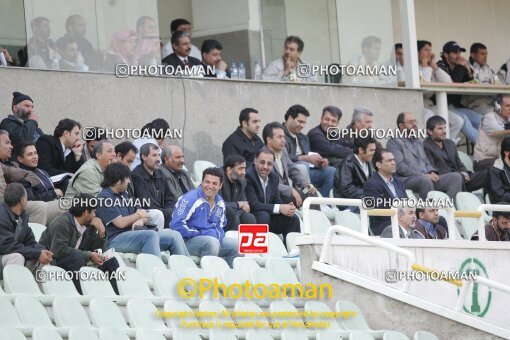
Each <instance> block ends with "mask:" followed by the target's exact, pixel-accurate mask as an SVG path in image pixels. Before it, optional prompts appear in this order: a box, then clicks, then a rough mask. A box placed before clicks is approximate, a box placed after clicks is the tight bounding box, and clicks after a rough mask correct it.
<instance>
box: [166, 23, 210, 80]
mask: <svg viewBox="0 0 510 340" xmlns="http://www.w3.org/2000/svg"><path fill="white" fill-rule="evenodd" d="M171 41H172V47H173V49H174V53H172V54H170V55H169V56H167V57H165V59H163V60H162V62H163V64H164V65H169V66H173V67H174V68H175V70H176V73H178V72H177V71H178V70H179V69H180V70H184V69H185V68H190V67H192V66H198V65H202V63H201V62H200V60H198V59H197V58H193V57H192V56H190V52H191V40H190V37H189V34H188V33H186V32H181V31H177V32H175V33H174V34H172V40H171ZM176 75H177V74H176Z"/></svg>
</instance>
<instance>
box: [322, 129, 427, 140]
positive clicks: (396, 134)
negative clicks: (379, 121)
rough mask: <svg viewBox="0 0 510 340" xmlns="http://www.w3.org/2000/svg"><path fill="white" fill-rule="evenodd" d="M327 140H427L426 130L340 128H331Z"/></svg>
mask: <svg viewBox="0 0 510 340" xmlns="http://www.w3.org/2000/svg"><path fill="white" fill-rule="evenodd" d="M326 133H327V138H328V139H329V140H339V139H356V138H377V139H388V138H404V139H408V138H415V139H416V138H422V139H425V138H427V130H426V129H412V130H399V129H360V130H351V129H345V128H338V127H329V128H328V131H327V132H326Z"/></svg>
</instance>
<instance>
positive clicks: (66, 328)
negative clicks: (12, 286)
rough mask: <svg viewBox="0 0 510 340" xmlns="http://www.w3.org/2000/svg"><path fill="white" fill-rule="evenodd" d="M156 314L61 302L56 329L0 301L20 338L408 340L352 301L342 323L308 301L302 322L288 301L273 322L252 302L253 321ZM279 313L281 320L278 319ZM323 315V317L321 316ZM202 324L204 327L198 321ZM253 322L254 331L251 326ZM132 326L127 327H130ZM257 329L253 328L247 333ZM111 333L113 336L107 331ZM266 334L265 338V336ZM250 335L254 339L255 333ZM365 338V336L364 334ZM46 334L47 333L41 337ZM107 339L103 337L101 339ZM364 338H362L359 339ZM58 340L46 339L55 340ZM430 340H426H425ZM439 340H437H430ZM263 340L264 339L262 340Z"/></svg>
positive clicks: (29, 308)
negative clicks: (147, 332) (371, 322)
mask: <svg viewBox="0 0 510 340" xmlns="http://www.w3.org/2000/svg"><path fill="white" fill-rule="evenodd" d="M157 311H158V309H157V308H156V306H155V305H154V304H152V303H151V302H150V301H147V300H143V299H136V298H134V299H131V300H129V301H128V303H127V306H126V314H127V320H128V322H126V318H125V317H124V315H123V312H122V311H121V309H120V308H119V307H118V306H117V305H116V304H115V303H114V302H112V301H111V300H108V299H105V298H93V299H92V300H91V301H90V305H89V308H88V313H87V312H86V310H85V308H84V307H83V306H82V305H81V304H80V303H79V301H77V300H76V299H74V298H72V297H57V298H55V300H54V301H53V305H52V309H51V312H52V314H51V315H52V316H53V319H54V321H55V325H54V324H53V323H52V321H51V319H50V316H49V313H47V312H46V310H45V308H44V307H43V306H42V304H41V303H40V302H39V301H37V300H36V299H35V298H34V297H30V296H18V297H17V298H16V300H15V303H14V306H13V305H12V304H11V303H10V302H9V300H8V299H6V298H3V297H0V316H1V318H0V327H12V328H14V329H16V330H17V331H18V332H19V333H22V334H24V335H28V336H30V335H32V334H34V336H38V335H37V333H38V332H41V331H37V328H43V329H46V330H47V332H50V330H51V333H52V334H53V335H55V334H58V335H59V336H64V337H65V336H69V338H70V339H97V335H96V334H97V333H103V335H104V333H106V334H108V336H109V338H108V339H112V340H115V339H127V338H128V337H137V339H138V338H139V337H140V334H139V333H140V330H141V329H151V330H152V331H153V334H152V336H150V337H147V339H162V335H164V336H173V339H200V336H203V337H207V336H209V334H210V333H211V332H213V333H221V335H222V339H223V340H227V339H236V336H237V337H239V338H246V339H247V338H248V334H247V333H248V332H250V331H252V332H253V331H257V333H259V334H258V335H259V337H261V338H263V339H264V338H265V339H272V338H277V339H278V338H282V339H283V336H282V333H285V332H292V333H293V336H294V337H292V338H290V339H299V338H301V339H307V338H308V337H310V338H312V339H313V338H315V337H317V339H326V340H329V339H341V338H343V339H352V337H351V336H352V335H353V334H354V335H355V336H356V337H355V338H356V339H374V338H377V339H388V340H390V339H393V340H400V339H402V340H405V339H408V337H407V336H405V335H404V334H401V333H398V332H394V331H388V330H373V329H371V328H370V327H369V326H368V324H367V322H366V320H365V318H364V317H363V314H362V312H361V310H360V309H359V308H358V306H356V305H355V304H353V303H352V302H348V301H337V302H336V304H335V312H337V313H344V312H353V314H352V317H347V318H344V317H338V318H316V317H313V316H311V315H312V314H311V313H312V312H313V313H328V314H331V313H332V311H331V309H330V308H329V307H328V306H327V305H326V304H325V303H324V302H321V301H308V302H307V303H306V304H305V306H304V309H303V310H301V312H304V313H305V318H304V319H303V318H301V317H299V316H298V313H299V312H300V311H299V310H298V309H297V308H296V307H295V306H293V305H292V304H290V303H289V302H287V301H273V302H272V303H271V304H270V306H269V309H268V312H269V319H268V318H267V317H266V316H265V315H267V312H266V313H264V311H263V310H262V309H261V308H260V307H259V306H258V305H257V304H256V303H254V302H252V301H237V302H236V304H235V305H234V307H233V310H232V312H233V313H238V315H241V313H244V315H246V314H248V313H249V314H251V315H254V316H255V317H244V316H238V315H234V318H232V316H231V315H233V314H231V312H230V311H229V310H227V309H226V308H225V306H224V305H223V304H221V303H220V302H218V301H210V300H204V301H202V302H201V303H200V305H199V307H198V309H197V311H198V312H199V316H200V317H198V318H197V317H196V316H195V314H194V311H193V309H191V308H190V307H189V306H188V305H187V304H185V303H184V302H182V301H173V300H169V301H166V302H165V304H164V308H163V310H162V312H165V313H175V314H173V315H178V313H181V315H183V317H181V318H178V317H168V318H165V317H157ZM279 313H280V314H279ZM282 313H295V315H296V316H295V317H289V316H288V315H289V314H287V316H280V315H284V314H282ZM203 315H213V316H211V317H210V318H209V317H202V316H203ZM323 315H324V314H323ZM199 320H200V321H199ZM317 321H323V322H328V323H329V325H330V327H329V329H327V330H326V329H324V328H322V329H320V328H319V329H311V328H308V329H307V327H306V325H305V322H308V323H310V322H317ZM200 322H201V323H202V324H201V323H200ZM208 322H213V323H212V325H216V324H217V323H218V322H219V323H220V325H229V326H230V327H228V328H215V327H209V328H201V327H200V325H203V324H205V323H208ZM247 322H250V323H251V325H249V324H247ZM284 322H289V323H291V324H292V325H293V327H292V328H290V327H289V328H277V327H273V328H272V327H271V326H270V323H271V324H272V325H274V326H276V325H278V324H279V325H282V324H283V323H284ZM128 323H129V325H128ZM255 324H258V325H264V326H265V327H263V329H261V328H260V327H255V326H254V325H255ZM184 325H195V326H196V328H190V327H189V326H188V327H186V326H184ZM236 325H245V326H246V327H243V328H236ZM249 326H253V327H249ZM76 327H79V328H80V329H82V330H84V334H87V336H86V337H85V336H84V334H82V335H79V334H76V335H73V333H72V329H73V328H76ZM105 329H110V330H111V332H108V331H105ZM261 331H264V332H261ZM176 332H181V334H183V335H182V336H185V335H188V336H190V337H188V338H185V337H181V336H177V337H176ZM252 332H250V333H252ZM360 332H363V333H360ZM43 333H44V332H43ZM103 335H101V337H102V338H103ZM361 336H364V337H361ZM0 338H2V339H11V337H0ZM55 338H57V339H58V337H51V338H42V339H55ZM257 339H258V338H257ZM423 339H426V338H423ZM430 339H437V338H430ZM258 340H261V339H258Z"/></svg>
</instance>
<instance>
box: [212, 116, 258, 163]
mask: <svg viewBox="0 0 510 340" xmlns="http://www.w3.org/2000/svg"><path fill="white" fill-rule="evenodd" d="M259 129H260V117H259V112H258V111H257V110H255V109H252V108H245V109H243V110H242V111H241V113H240V114H239V127H238V128H237V129H236V130H235V131H234V132H233V133H232V134H231V135H230V136H228V138H227V139H226V140H225V141H224V142H223V147H222V148H221V151H223V159H224V160H225V159H226V158H227V156H228V155H241V156H243V157H244V159H245V160H246V168H247V169H249V168H250V167H251V165H252V164H253V160H254V159H255V155H256V154H257V152H258V151H259V150H260V149H261V148H262V147H263V146H264V142H263V141H262V139H261V138H260V137H259V136H257V134H258V133H259Z"/></svg>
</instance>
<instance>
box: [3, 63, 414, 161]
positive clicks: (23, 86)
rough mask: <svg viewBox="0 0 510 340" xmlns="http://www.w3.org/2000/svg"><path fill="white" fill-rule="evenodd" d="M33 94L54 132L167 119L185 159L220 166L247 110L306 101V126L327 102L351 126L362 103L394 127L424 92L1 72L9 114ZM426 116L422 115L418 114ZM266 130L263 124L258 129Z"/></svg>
mask: <svg viewBox="0 0 510 340" xmlns="http://www.w3.org/2000/svg"><path fill="white" fill-rule="evenodd" d="M13 91H21V92H23V93H27V94H29V95H31V96H32V98H33V99H34V101H35V109H36V110H37V112H38V115H39V117H40V118H39V122H40V126H41V128H42V129H43V131H44V132H45V133H53V129H54V127H55V126H56V124H57V122H58V120H59V119H62V118H65V117H69V118H74V119H77V120H78V121H80V122H81V123H82V124H83V125H84V126H101V127H114V128H121V127H123V128H139V127H142V126H143V125H144V124H145V123H146V122H148V121H151V120H152V119H155V118H158V117H163V118H165V119H167V120H168V122H169V123H170V125H171V126H172V127H175V128H184V140H183V141H181V140H179V141H174V142H175V143H178V144H182V143H183V144H184V147H185V151H186V152H185V155H186V157H187V164H188V166H191V165H192V164H193V162H194V161H195V160H197V159H205V160H210V161H212V162H215V163H217V164H220V163H221V161H222V153H221V146H222V144H223V141H224V140H225V138H226V137H227V136H228V135H229V134H230V133H231V132H232V131H233V130H234V129H235V128H236V127H237V126H238V125H239V123H238V117H239V112H240V111H241V109H243V108H245V107H254V108H256V109H258V110H259V112H260V114H261V118H262V124H266V123H269V122H272V121H280V122H281V121H283V115H284V113H285V111H286V110H287V108H289V107H290V106H291V105H294V104H297V103H299V104H302V105H304V106H305V107H307V108H308V109H309V111H310V112H311V115H312V116H311V117H310V119H309V123H308V125H307V126H306V128H305V131H308V130H309V129H310V128H313V127H314V126H316V125H317V124H318V123H319V121H320V115H321V112H322V111H321V110H322V108H323V107H324V106H326V105H336V106H338V107H340V108H341V109H342V110H343V111H344V118H343V119H342V121H341V122H340V125H341V126H346V125H347V124H348V123H349V121H350V119H351V115H352V110H353V109H354V107H357V106H365V107H367V108H368V109H371V110H373V111H374V112H375V117H374V123H375V126H376V127H382V128H394V126H395V120H396V116H397V114H398V112H401V111H411V112H421V109H420V108H421V107H422V105H423V100H422V94H421V93H420V92H418V91H410V90H402V89H372V88H351V87H346V86H342V85H299V84H284V83H270V82H253V81H246V82H239V81H238V82H236V81H231V80H217V79H176V78H155V77H154V78H153V77H131V78H126V79H118V78H116V77H115V76H114V75H108V74H93V73H69V72H64V71H44V70H41V71H39V70H28V69H16V68H1V69H0V107H1V108H2V112H3V116H4V117H5V116H7V115H8V114H9V113H10V108H11V101H12V92H13ZM419 117H420V116H418V118H419ZM260 132H261V133H262V129H261V130H260Z"/></svg>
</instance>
